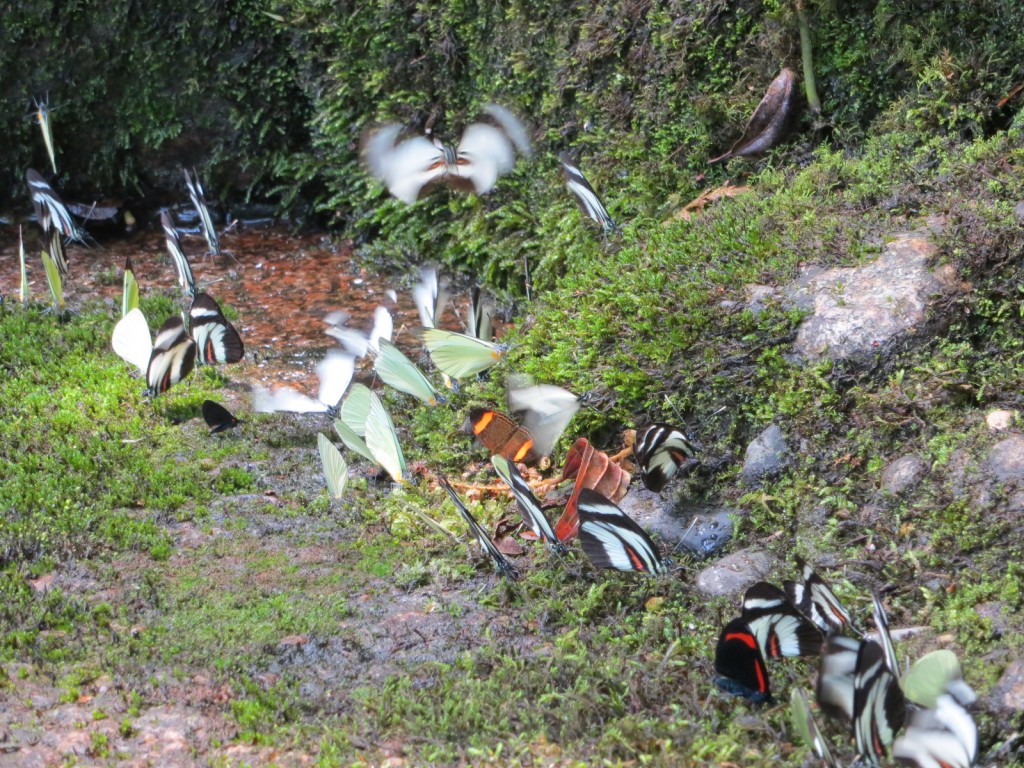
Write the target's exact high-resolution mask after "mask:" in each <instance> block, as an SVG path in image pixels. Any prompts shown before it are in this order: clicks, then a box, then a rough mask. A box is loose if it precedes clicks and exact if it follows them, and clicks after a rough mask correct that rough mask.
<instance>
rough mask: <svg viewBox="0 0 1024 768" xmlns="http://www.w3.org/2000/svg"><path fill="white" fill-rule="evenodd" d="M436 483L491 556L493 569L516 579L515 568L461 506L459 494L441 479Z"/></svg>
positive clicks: (444, 479)
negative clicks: (446, 493) (443, 490)
mask: <svg viewBox="0 0 1024 768" xmlns="http://www.w3.org/2000/svg"><path fill="white" fill-rule="evenodd" d="M438 482H439V483H440V484H441V487H442V488H444V489H445V491H447V492H448V496H449V498H450V499H451V500H452V503H453V504H454V505H455V508H456V509H458V510H459V512H460V513H462V518H463V519H464V520H465V521H466V524H467V525H468V526H469V530H471V531H472V532H473V535H474V536H476V539H477V541H479V542H480V546H481V547H483V549H484V551H485V552H487V554H489V555H490V556H491V560H492V561H493V562H494V567H495V568H497V569H498V571H499V572H501V574H502V575H504V576H507V577H508V578H510V579H518V578H519V571H518V570H516V567H515V566H514V565H512V563H511V562H509V559H508V558H507V557H505V555H503V554H502V553H501V551H500V550H499V549H498V548H497V547H496V546H495V545H494V542H493V541H491V537H490V536H488V535H487V531H485V530H484V529H483V528H482V527H481V526H480V523H478V522H477V521H476V518H475V517H473V515H471V514H470V513H469V510H468V509H466V505H465V504H463V503H462V499H460V498H459V494H457V493H456V492H455V489H454V488H452V485H451V483H449V482H448V480H447V479H446V478H443V477H439V478H438Z"/></svg>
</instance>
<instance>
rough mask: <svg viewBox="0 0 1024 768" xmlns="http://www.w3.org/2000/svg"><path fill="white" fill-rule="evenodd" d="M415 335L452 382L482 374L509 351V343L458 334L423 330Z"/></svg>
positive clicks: (429, 329) (436, 329)
mask: <svg viewBox="0 0 1024 768" xmlns="http://www.w3.org/2000/svg"><path fill="white" fill-rule="evenodd" d="M416 333H417V335H418V336H419V337H420V339H421V340H422V341H423V346H425V347H426V348H427V352H428V353H429V354H430V359H431V360H433V361H434V365H436V366H437V368H438V370H440V371H441V372H442V373H444V374H446V375H448V376H451V377H452V378H453V379H462V378H465V377H466V376H473V375H474V374H479V373H483V372H484V371H486V370H488V369H489V368H493V367H494V366H495V365H497V364H498V363H499V362H501V359H502V358H503V357H504V356H505V353H506V352H508V345H507V344H494V343H493V342H490V341H483V340H482V339H478V338H476V337H475V336H467V335H466V334H464V333H456V332H455V331H444V330H441V329H440V328H420V329H419V330H418V331H417V332H416Z"/></svg>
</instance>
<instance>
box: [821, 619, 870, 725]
mask: <svg viewBox="0 0 1024 768" xmlns="http://www.w3.org/2000/svg"><path fill="white" fill-rule="evenodd" d="M859 652H860V641H859V640H857V639H855V638H852V637H844V636H843V635H829V636H828V637H826V638H825V644H824V645H823V646H822V651H821V665H820V667H819V669H818V685H817V691H816V698H817V700H818V706H819V707H820V708H821V711H822V712H824V713H825V714H827V715H829V716H830V717H834V718H836V719H838V720H844V721H846V722H850V721H851V720H852V719H853V678H854V673H855V672H856V669H857V654H858V653H859Z"/></svg>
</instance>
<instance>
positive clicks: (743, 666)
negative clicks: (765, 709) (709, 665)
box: [715, 617, 773, 703]
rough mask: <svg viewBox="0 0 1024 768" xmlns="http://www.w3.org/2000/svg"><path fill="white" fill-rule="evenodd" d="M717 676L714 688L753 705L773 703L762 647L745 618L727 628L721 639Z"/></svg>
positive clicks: (717, 649) (716, 659) (716, 655)
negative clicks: (755, 703) (716, 687)
mask: <svg viewBox="0 0 1024 768" xmlns="http://www.w3.org/2000/svg"><path fill="white" fill-rule="evenodd" d="M715 672H717V673H718V675H719V676H718V677H716V678H715V684H716V685H717V686H718V687H719V688H721V689H722V690H723V691H726V692H727V693H731V694H733V695H734V696H742V697H744V698H746V699H750V701H753V702H763V701H767V702H769V703H770V702H772V701H773V699H772V692H771V686H770V685H769V683H768V668H767V667H766V666H765V663H764V657H763V656H762V655H761V645H760V643H758V641H757V636H756V635H755V634H754V633H753V631H751V629H750V627H748V626H747V622H746V621H744V620H743V618H742V617H737V618H735V619H733V620H732V621H730V622H729V623H728V624H726V625H725V626H724V627H723V628H722V632H721V634H720V635H719V636H718V643H717V644H716V645H715Z"/></svg>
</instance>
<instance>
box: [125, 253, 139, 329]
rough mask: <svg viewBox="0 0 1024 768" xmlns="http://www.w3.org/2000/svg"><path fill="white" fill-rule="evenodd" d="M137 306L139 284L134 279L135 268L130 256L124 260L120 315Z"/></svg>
mask: <svg viewBox="0 0 1024 768" xmlns="http://www.w3.org/2000/svg"><path fill="white" fill-rule="evenodd" d="M138 306H139V284H138V282H137V281H136V280H135V269H134V267H132V257H131V256H129V257H127V258H126V259H125V261H124V289H123V291H122V292H121V317H124V316H125V315H127V314H128V313H129V312H131V311H132V310H133V309H135V308H137V307H138Z"/></svg>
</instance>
